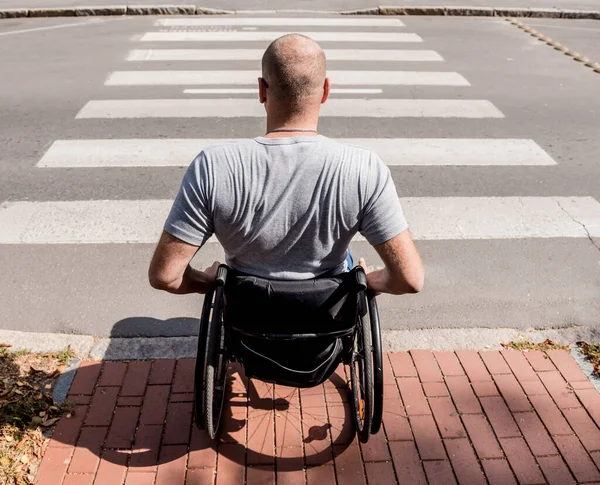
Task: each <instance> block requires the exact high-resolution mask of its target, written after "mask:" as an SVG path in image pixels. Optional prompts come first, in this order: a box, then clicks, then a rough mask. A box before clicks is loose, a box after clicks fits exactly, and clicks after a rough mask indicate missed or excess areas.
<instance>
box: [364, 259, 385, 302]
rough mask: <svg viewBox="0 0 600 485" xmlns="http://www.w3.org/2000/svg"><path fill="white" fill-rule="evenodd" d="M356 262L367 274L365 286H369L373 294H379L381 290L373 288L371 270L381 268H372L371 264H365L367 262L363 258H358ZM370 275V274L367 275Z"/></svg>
mask: <svg viewBox="0 0 600 485" xmlns="http://www.w3.org/2000/svg"><path fill="white" fill-rule="evenodd" d="M358 264H359V265H360V266H362V268H363V269H364V270H365V274H366V275H367V286H368V287H369V289H370V290H371V291H372V292H373V293H375V296H377V295H381V291H377V290H375V289H374V288H373V274H372V273H373V272H374V271H380V270H381V269H382V268H374V267H373V266H367V262H366V261H365V258H360V259H359V260H358ZM369 275H371V276H369Z"/></svg>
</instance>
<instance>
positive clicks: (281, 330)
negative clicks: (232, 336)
mask: <svg viewBox="0 0 600 485" xmlns="http://www.w3.org/2000/svg"><path fill="white" fill-rule="evenodd" d="M365 289H366V279H365V278H364V272H363V270H362V268H360V267H358V268H354V269H353V270H351V271H350V272H348V273H343V274H341V275H338V276H334V277H326V278H315V279H310V280H294V281H290V280H272V279H265V278H259V277H256V276H250V275H244V274H241V273H238V272H236V271H232V270H230V271H229V272H228V276H227V284H226V287H225V316H226V321H227V324H228V326H230V327H232V328H233V329H234V330H238V331H241V332H242V333H244V332H248V333H249V334H257V333H258V334H272V335H280V336H282V337H285V336H286V335H287V336H297V337H300V336H301V335H305V336H309V337H310V335H311V334H313V335H315V336H316V335H323V334H329V333H332V334H335V333H337V332H343V331H347V330H350V329H352V328H353V327H354V325H355V323H356V318H357V312H358V295H359V292H360V291H363V290H365Z"/></svg>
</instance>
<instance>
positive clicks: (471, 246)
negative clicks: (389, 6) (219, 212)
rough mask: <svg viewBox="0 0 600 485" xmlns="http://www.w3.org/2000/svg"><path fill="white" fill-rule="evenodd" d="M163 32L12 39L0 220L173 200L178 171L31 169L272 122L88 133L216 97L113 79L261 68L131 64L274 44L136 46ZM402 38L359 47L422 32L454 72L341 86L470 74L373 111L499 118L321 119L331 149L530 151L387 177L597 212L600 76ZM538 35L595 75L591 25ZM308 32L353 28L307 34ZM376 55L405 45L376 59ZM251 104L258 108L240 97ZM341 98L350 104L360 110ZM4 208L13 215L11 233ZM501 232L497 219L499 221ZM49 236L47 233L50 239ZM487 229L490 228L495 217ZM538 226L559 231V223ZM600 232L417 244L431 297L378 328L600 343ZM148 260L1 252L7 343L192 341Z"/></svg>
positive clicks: (508, 52)
mask: <svg viewBox="0 0 600 485" xmlns="http://www.w3.org/2000/svg"><path fill="white" fill-rule="evenodd" d="M296 6H297V7H298V6H300V5H298V4H296ZM332 8H334V7H332ZM349 8H350V7H349ZM155 21H156V18H149V17H145V18H104V19H64V18H63V19H24V20H23V19H15V20H4V21H1V22H0V65H1V66H2V67H3V72H2V76H0V106H1V107H2V110H1V111H0V203H2V201H7V202H14V201H31V202H35V203H38V202H39V203H41V202H52V201H100V202H98V204H101V203H102V202H101V201H104V200H111V201H123V200H159V199H172V197H173V196H174V195H175V193H176V190H177V188H178V184H179V182H180V179H181V176H182V174H183V170H184V167H174V166H163V167H147V166H146V167H143V166H134V167H123V166H113V167H89V168H84V167H52V168H41V167H38V166H36V164H37V163H38V162H39V161H40V159H41V157H42V156H43V155H44V154H45V153H46V151H47V150H48V149H49V148H50V147H51V145H52V143H53V142H55V141H56V140H81V139H132V138H143V139H146V138H152V139H161V138H162V139H165V138H166V139H171V138H179V139H181V138H224V137H251V136H256V135H259V134H260V133H261V132H262V129H263V126H262V125H261V124H260V123H261V121H260V120H258V121H257V119H254V118H225V117H218V116H217V117H209V118H178V117H173V118H129V119H127V118H92V119H78V118H76V116H77V114H78V113H79V112H80V110H81V109H82V108H83V107H84V106H85V105H86V103H88V102H89V101H90V100H103V99H116V100H117V99H118V100H129V99H173V98H176V99H188V98H189V95H184V94H183V93H182V91H183V88H185V87H204V86H165V85H156V86H140V85H134V86H106V85H105V81H106V80H107V78H108V76H109V75H110V73H112V72H114V71H126V70H129V71H131V70H140V71H141V70H184V69H186V70H190V69H191V70H193V69H196V70H211V71H212V70H223V69H224V70H231V69H237V70H240V69H242V70H243V69H255V68H256V65H257V64H256V63H255V62H253V61H210V62H198V61H188V62H180V61H157V62H151V63H148V62H146V63H144V62H132V61H126V60H125V59H126V57H127V55H128V53H129V52H130V51H131V50H132V49H142V48H145V49H163V48H170V49H184V48H192V47H193V48H196V49H200V48H207V47H210V48H223V49H229V48H231V47H233V48H235V49H241V48H249V47H252V48H256V49H259V48H263V47H264V46H265V45H266V43H265V42H250V43H248V42H244V43H242V42H238V43H233V42H210V43H201V42H162V43H159V42H141V39H142V36H143V35H144V34H145V33H146V32H158V31H161V30H163V31H165V32H174V31H176V30H177V29H174V28H169V27H158V26H155V25H154V23H155ZM402 21H403V22H404V23H405V24H406V27H402V28H400V29H397V28H390V27H387V28H386V29H381V28H376V27H373V28H360V30H361V31H367V32H380V31H386V32H388V31H389V32H396V31H401V32H414V33H416V34H418V35H419V36H420V37H421V38H422V39H423V40H424V42H423V43H421V44H418V45H416V46H415V45H403V46H402V48H403V49H404V48H414V49H428V50H433V51H435V52H437V53H439V54H440V55H441V56H442V57H443V62H402V63H400V64H395V63H389V62H385V61H382V62H379V61H368V62H367V61H365V59H364V58H363V57H360V56H359V57H357V59H356V60H352V61H332V62H330V69H336V70H342V71H344V70H351V69H352V70H364V69H369V70H375V71H392V70H397V69H401V70H404V71H426V72H427V71H451V72H457V73H459V74H460V75H462V76H464V78H465V79H467V80H468V82H469V85H468V86H444V85H439V86H421V85H405V86H401V85H391V86H385V88H384V94H373V95H370V96H369V97H372V98H378V97H380V98H381V97H385V98H386V99H416V100H419V99H430V100H435V99H452V100H470V99H480V100H488V101H489V102H491V103H493V105H494V106H495V107H496V108H497V109H498V110H500V111H501V113H502V114H503V117H502V118H485V119H468V118H440V117H387V118H373V117H366V116H362V115H361V113H360V112H357V113H356V114H355V115H353V116H351V117H348V118H335V117H327V118H324V119H322V121H321V124H320V131H321V132H322V133H323V134H325V135H327V136H331V137H341V138H347V137H352V138H448V139H453V138H468V139H472V138H477V139H486V138H498V139H506V138H518V139H527V140H533V141H534V142H535V143H537V144H538V145H539V147H541V149H542V150H543V151H544V152H545V153H547V154H548V155H549V156H550V157H551V158H552V159H553V160H554V162H556V164H553V165H543V166H539V165H523V166H514V165H513V166H510V165H497V166H490V165H480V166H461V165H455V166H450V165H444V164H443V163H442V164H439V165H427V166H423V165H419V164H417V163H415V164H406V165H402V166H392V167H391V171H392V174H393V177H394V181H395V183H396V187H397V189H398V193H399V195H400V196H401V197H407V198H415V199H419V198H424V197H436V198H439V197H445V198H449V199H448V200H454V199H450V198H473V197H480V198H485V200H494V201H499V202H502V201H504V200H505V199H504V198H507V197H515V196H519V197H540V198H548V197H579V198H586V197H587V198H592V200H593V201H600V183H599V181H600V165H599V164H598V163H597V161H598V159H599V156H600V138H599V136H598V133H599V131H598V127H599V126H600V96H598V92H599V91H598V86H599V84H598V83H599V81H600V75H599V74H597V73H594V72H593V71H592V69H589V68H587V67H585V66H583V65H582V64H581V63H577V62H575V61H573V60H572V59H570V58H569V57H567V56H565V55H563V54H561V53H559V52H558V51H555V50H553V49H552V48H550V47H549V46H547V45H545V44H543V43H541V42H539V41H537V40H535V39H534V38H533V37H530V36H529V35H527V34H525V33H524V32H523V31H521V30H519V29H517V28H516V27H514V26H512V25H510V24H509V23H508V22H506V21H504V20H502V19H483V18H436V17H431V18H419V17H404V18H403V19H402ZM531 23H532V25H536V28H537V29H538V30H540V31H542V32H543V33H545V34H546V35H549V36H550V37H552V38H553V39H556V40H559V41H561V42H563V43H564V44H565V45H567V46H569V47H571V44H572V48H573V49H576V50H578V51H579V52H581V53H583V54H585V55H587V56H588V57H590V58H592V57H593V56H596V60H600V59H598V57H600V56H598V54H599V52H598V48H597V46H598V42H597V38H598V29H599V28H600V27H598V26H596V25H597V24H595V23H594V22H593V21H587V22H585V21H564V20H560V21H558V20H557V21H545V20H544V21H542V20H535V22H534V20H533V19H532V20H531ZM598 25H600V24H598ZM240 30H241V29H240V28H239V27H235V28H234V29H233V31H234V32H235V31H240ZM258 30H259V31H280V30H282V27H276V26H273V27H258ZM284 30H297V29H293V28H292V27H285V28H284ZM304 30H311V31H317V32H327V31H347V32H351V31H356V30H357V29H356V28H346V27H343V28H338V27H336V28H330V29H328V28H326V27H310V28H308V27H307V28H305V29H304ZM179 31H182V29H179ZM183 31H187V32H197V31H199V30H198V29H193V28H192V29H183ZM324 46H325V47H326V48H328V49H339V48H347V49H364V48H365V45H364V44H361V43H358V42H345V43H343V45H342V43H340V42H326V43H324ZM368 47H370V48H381V49H390V48H393V47H394V46H390V45H385V44H379V43H374V44H373V45H370V46H368ZM148 64H151V65H150V66H149V65H148ZM398 66H399V67H398ZM5 67H8V68H7V69H5ZM217 87H218V86H217ZM249 96H250V97H252V95H243V94H240V95H236V97H240V98H248V97H249ZM200 97H202V96H200ZM204 97H206V96H204ZM210 97H216V98H219V97H229V96H228V95H221V94H214V95H212V96H210ZM337 97H338V98H350V99H352V98H354V97H356V95H352V94H339V95H337ZM358 97H361V96H358ZM362 97H364V96H362ZM489 198H493V199H489ZM461 200H462V199H461ZM596 203H597V202H596ZM3 208H5V207H4V206H0V221H2V220H3V219H2V218H1V217H2V216H1V214H2V210H3ZM488 216H489V217H491V218H492V219H493V216H494V214H491V215H490V214H488ZM592 216H593V217H596V216H597V214H596V213H594V214H592ZM451 217H455V218H458V219H457V220H458V221H459V223H461V224H462V222H463V221H465V220H466V219H468V217H470V216H469V215H468V214H466V213H465V214H451ZM492 219H490V220H492ZM542 219H543V217H542ZM4 220H6V219H4ZM593 220H597V219H593ZM49 221H50V222H47V224H51V223H52V224H54V227H53V228H52V230H53V231H55V232H58V233H61V234H63V233H64V234H67V236H68V234H69V231H72V230H73V228H72V227H69V226H60V225H56V224H55V223H53V222H52V221H54V219H49ZM18 222H19V221H13V223H14V224H17V223H18ZM409 222H410V221H409ZM511 222H512V221H508V223H507V222H506V221H504V222H502V221H501V222H500V224H504V223H507V227H509V226H510V224H511ZM538 222H539V221H538ZM538 222H536V223H535V224H537V223H538ZM43 223H44V221H41V222H40V221H38V224H39V225H43ZM92 223H93V221H92ZM471 223H473V221H471ZM475 223H477V224H479V225H482V226H485V225H486V224H491V225H493V224H494V222H493V220H492V222H489V220H487V219H485V218H484V219H481V220H476V221H475ZM541 223H543V224H546V225H551V224H552V221H547V220H546V221H544V220H542V222H541ZM0 224H1V222H0ZM5 224H6V223H5ZM514 225H516V226H521V227H524V228H525V229H527V227H528V225H530V226H532V227H533V225H534V222H532V221H528V220H524V219H522V220H515V221H514ZM461 227H462V225H461ZM599 227H600V226H597V227H596V226H594V227H588V228H587V230H588V231H589V232H590V234H592V235H593V236H594V237H590V238H588V237H584V236H582V235H581V234H580V235H579V237H520V238H510V237H508V235H506V236H504V235H501V236H500V237H483V238H482V237H473V238H469V237H466V238H465V239H461V238H456V237H446V238H444V237H441V238H422V239H420V240H418V246H419V249H420V251H421V252H422V255H423V258H424V260H425V263H426V287H425V290H424V291H423V292H422V293H421V294H419V295H414V296H406V297H388V296H383V297H380V312H381V314H382V318H383V325H384V327H385V328H393V329H403V328H442V327H443V328H466V327H488V328H498V327H510V328H519V329H527V328H533V327H535V328H550V327H552V328H555V327H564V326H570V325H582V326H589V327H594V326H597V325H598V321H599V317H600V271H599V269H600V267H599V263H600V249H599V247H600V237H597V236H599V235H600V229H599ZM10 230H12V228H11V227H9V226H8V225H6V226H5V227H1V226H0V239H1V238H2V236H1V234H2V233H3V232H5V233H8V232H9V231H10ZM525 232H526V231H525ZM67 239H68V237H67ZM153 247H154V245H153V244H150V243H147V242H144V243H130V244H127V243H120V242H116V243H103V244H97V243H88V244H71V243H68V241H67V243H62V244H55V243H52V241H50V243H36V244H31V243H22V244H15V243H7V242H6V241H4V243H2V244H0V268H2V271H1V272H0V295H1V296H0V298H1V302H0V307H1V308H2V312H1V313H0V328H5V329H15V330H28V331H49V332H52V331H56V332H65V333H71V332H72V333H83V334H93V335H98V336H106V335H110V334H112V335H120V336H123V335H140V334H142V335H190V334H194V333H195V326H196V323H197V321H196V317H197V315H198V312H199V309H200V304H201V299H200V298H198V297H194V296H186V297H176V296H171V295H166V294H161V293H158V292H156V291H155V290H152V289H151V288H150V287H149V286H148V284H147V280H146V271H147V266H148V262H149V260H150V256H151V253H152V250H153ZM351 249H352V251H353V253H354V255H355V256H361V255H364V256H366V258H367V261H369V262H373V263H374V264H377V263H378V260H377V258H376V255H375V252H374V251H373V250H372V249H371V248H370V247H368V245H367V244H366V243H365V242H356V243H353V245H352V247H351ZM214 259H221V260H222V253H221V250H220V249H219V246H218V245H216V244H208V245H207V246H206V247H205V248H203V249H202V250H201V251H200V252H199V254H198V255H197V257H196V260H195V264H197V265H198V266H204V265H207V264H210V263H211V262H212V261H213V260H214Z"/></svg>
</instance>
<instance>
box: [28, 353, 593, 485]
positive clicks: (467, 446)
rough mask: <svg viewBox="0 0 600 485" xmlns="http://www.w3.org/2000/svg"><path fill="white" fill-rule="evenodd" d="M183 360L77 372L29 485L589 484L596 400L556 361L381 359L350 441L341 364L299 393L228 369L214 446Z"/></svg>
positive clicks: (485, 356) (556, 357) (513, 356)
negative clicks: (375, 429) (375, 425)
mask: <svg viewBox="0 0 600 485" xmlns="http://www.w3.org/2000/svg"><path fill="white" fill-rule="evenodd" d="M193 375H194V361H193V360H192V359H181V360H177V361H174V360H155V361H132V362H94V361H87V362H84V363H83V364H82V365H81V366H80V368H79V370H78V371H77V374H76V376H75V379H74V381H73V383H72V385H71V389H70V391H69V395H68V400H69V401H70V402H72V403H73V406H74V407H73V413H72V417H71V418H69V419H66V418H63V419H62V420H61V421H60V422H59V423H58V425H57V427H56V429H55V431H54V433H53V437H52V439H51V441H50V443H49V446H48V448H47V450H46V453H45V456H44V459H43V461H42V464H41V467H40V470H39V472H38V475H37V479H36V483H37V484H39V485H123V484H125V485H163V484H169V485H180V484H184V483H185V484H188V485H200V484H202V485H206V484H211V485H230V484H231V485H235V484H247V485H255V484H261V485H269V484H273V485H275V484H278V485H288V484H289V485H296V484H298V485H327V484H338V485H353V484H369V485H379V484H383V485H391V484H398V483H400V484H411V485H417V484H427V483H429V484H443V485H446V484H454V483H459V484H464V485H475V484H480V483H481V484H485V483H489V484H492V485H495V484H500V485H508V484H517V483H519V484H527V485H534V484H544V483H548V484H551V485H554V484H556V485H566V484H574V483H599V484H600V469H599V468H600V393H598V391H597V390H596V389H595V388H594V387H593V385H592V383H591V382H590V381H589V379H588V378H587V377H586V376H585V375H584V374H583V373H582V371H581V370H580V369H579V367H578V366H577V364H576V363H575V361H574V360H573V359H572V358H571V357H570V356H569V354H568V353H566V352H564V351H549V352H547V353H543V352H538V351H534V352H526V353H522V352H517V351H514V350H508V351H483V352H479V353H478V352H475V351H457V352H430V351H422V350H417V351H412V352H410V353H389V354H386V356H385V414H384V421H383V423H384V424H383V426H382V429H381V431H380V433H379V434H377V435H375V436H372V437H371V440H370V441H369V443H368V444H367V445H362V444H359V443H358V441H357V439H356V437H355V436H354V432H353V425H352V418H351V415H350V405H349V403H348V397H349V396H348V392H347V391H346V389H345V386H346V380H347V379H346V375H345V371H344V369H343V368H340V369H338V371H337V372H336V374H335V375H334V376H333V377H332V378H331V379H330V380H329V381H327V382H326V383H325V384H324V385H322V386H319V387H316V388H312V389H303V390H300V391H299V390H297V389H293V388H287V387H283V386H273V385H270V384H265V383H262V382H257V381H254V380H250V381H249V380H248V379H247V378H245V376H244V375H243V373H242V372H241V369H240V368H239V367H238V366H236V365H234V366H233V374H232V377H231V381H230V390H229V395H228V398H227V405H226V408H225V411H224V414H223V421H222V431H221V435H220V438H219V439H218V440H217V441H216V442H211V441H210V440H208V439H207V437H206V435H205V434H204V433H203V432H200V431H199V430H198V429H197V428H196V427H195V424H194V423H193V417H192V414H193V413H192V406H193V403H192V401H193V394H192V391H193Z"/></svg>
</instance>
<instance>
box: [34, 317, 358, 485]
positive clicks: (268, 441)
mask: <svg viewBox="0 0 600 485" xmlns="http://www.w3.org/2000/svg"><path fill="white" fill-rule="evenodd" d="M190 320H192V319H190ZM142 321H143V319H130V320H124V321H121V322H119V323H117V324H116V325H115V327H116V326H119V327H120V328H119V329H118V332H119V334H120V335H123V332H131V331H135V329H136V328H137V327H138V326H139V325H142ZM153 323H155V322H153ZM162 323H163V324H165V325H166V324H167V322H162ZM188 323H192V322H188ZM109 350H110V349H109ZM107 355H110V353H109V352H107ZM194 367H195V359H178V360H174V359H161V360H153V361H150V360H143V361H142V360H140V361H126V362H125V361H83V362H82V363H81V365H80V366H79V368H78V369H77V370H76V371H75V370H70V371H68V372H69V373H72V374H74V376H73V375H71V376H64V377H63V380H66V381H69V380H72V383H71V386H70V388H69V390H68V395H67V397H66V400H67V401H68V402H69V403H71V405H72V411H71V417H69V418H66V417H63V418H62V419H61V420H60V421H59V422H58V424H57V426H56V428H55V430H54V432H53V434H52V440H51V442H50V445H49V448H48V452H47V453H52V452H54V453H58V450H60V449H62V451H65V449H67V448H70V447H75V448H74V452H73V454H72V456H71V459H70V462H69V463H68V466H67V468H66V470H65V471H66V472H67V473H98V474H100V473H101V472H102V470H103V467H104V468H106V467H107V465H108V464H110V463H112V464H114V465H119V466H121V467H127V468H128V471H127V473H138V472H139V473H144V472H152V473H154V472H155V471H158V474H159V475H161V473H162V474H174V475H173V476H175V475H177V473H179V472H178V471H177V470H180V469H181V470H183V472H184V473H185V470H186V468H190V469H191V468H208V467H210V468H211V469H214V468H215V467H218V470H219V471H220V472H222V471H223V470H224V469H225V468H227V467H229V468H233V469H238V471H239V470H244V469H245V468H246V467H247V466H254V465H261V466H263V465H273V466H275V462H276V465H277V470H278V472H277V473H280V472H293V471H299V470H303V469H304V468H305V466H306V464H308V465H319V464H326V463H332V462H333V458H334V456H338V455H340V454H341V453H343V452H344V451H345V450H346V449H347V448H348V447H349V446H350V445H351V444H352V443H353V441H354V444H355V445H356V440H355V430H354V424H353V418H352V413H351V407H350V404H349V400H350V399H351V394H350V391H349V387H348V386H347V379H346V376H345V371H344V370H343V368H340V369H338V371H336V373H335V374H333V375H332V376H331V378H330V380H329V381H327V382H326V383H325V384H324V385H321V386H318V387H315V388H310V389H303V390H301V391H299V390H298V389H296V388H289V387H285V386H274V385H272V384H268V383H264V382H261V381H257V380H254V379H248V378H246V376H245V375H244V372H243V368H242V367H241V365H239V364H237V363H232V364H230V372H229V378H228V389H227V395H226V398H225V401H226V404H225V406H224V411H223V415H222V418H221V426H220V434H219V436H218V438H217V439H215V440H210V439H209V437H208V434H207V432H206V431H204V430H199V429H198V428H197V427H196V424H195V422H194V421H195V419H194V412H193V408H194V392H193V391H194V371H195V369H194ZM69 377H71V378H72V379H69ZM301 403H302V404H301ZM53 450H54V451H53ZM217 455H218V459H219V461H217ZM49 461H51V460H44V463H43V464H42V467H41V469H40V472H39V473H40V474H44V473H48V466H50V465H48V462H49ZM103 464H104V465H103ZM98 466H100V468H98ZM230 471H231V470H230ZM224 473H227V472H224ZM42 476H43V475H42ZM182 483H183V482H182Z"/></svg>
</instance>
